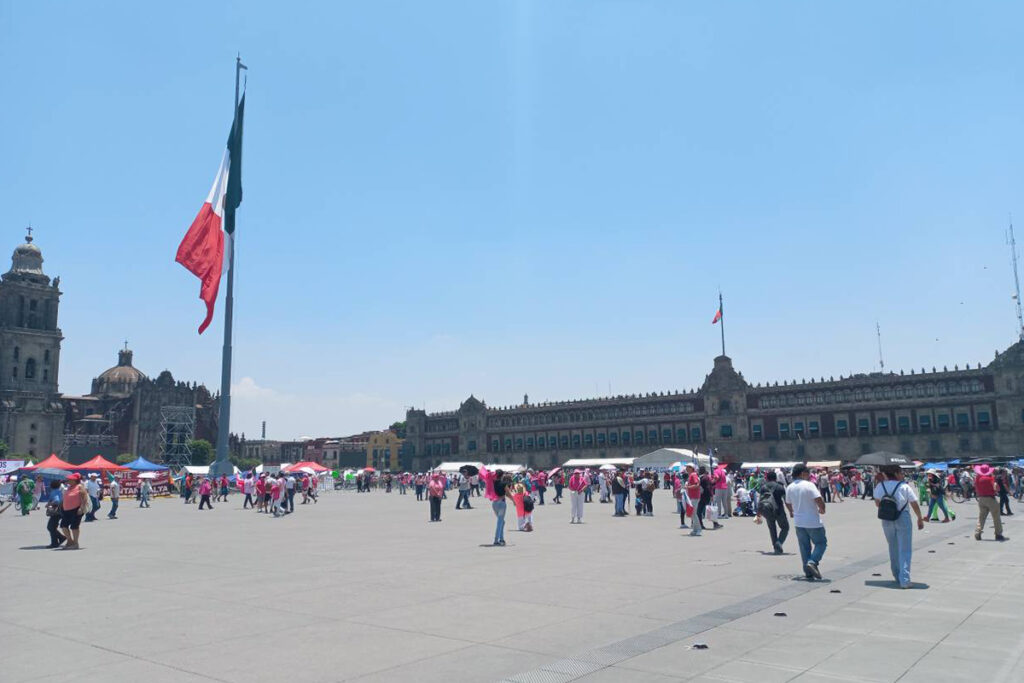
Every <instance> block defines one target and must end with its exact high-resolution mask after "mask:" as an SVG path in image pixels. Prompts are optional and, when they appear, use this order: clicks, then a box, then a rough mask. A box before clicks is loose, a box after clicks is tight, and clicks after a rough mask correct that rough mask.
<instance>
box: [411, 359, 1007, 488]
mask: <svg viewBox="0 0 1024 683" xmlns="http://www.w3.org/2000/svg"><path fill="white" fill-rule="evenodd" d="M666 446H671V447H683V448H690V449H697V450H699V451H701V452H707V450H708V449H709V448H713V449H714V450H715V453H716V456H717V457H720V458H722V459H723V460H725V461H766V460H773V461H788V460H855V459H856V458H857V457H858V456H860V455H861V454H863V453H869V452H872V451H878V450H888V451H895V452H899V453H903V454H906V455H909V456H911V457H913V458H915V459H918V460H942V459H954V458H960V459H969V458H980V457H992V456H1018V457H1019V455H1020V454H1021V453H1022V452H1024V342H1017V343H1015V344H1013V345H1012V346H1011V347H1010V348H1008V349H1007V350H1006V351H1004V352H1002V353H997V354H996V357H995V359H994V360H993V361H992V362H991V363H989V364H988V365H987V366H984V367H982V366H981V365H980V364H979V365H978V366H977V367H974V368H968V367H963V368H960V367H958V366H956V367H954V368H953V369H949V368H942V369H937V368H932V369H930V370H928V369H924V368H922V369H921V370H920V371H917V370H912V371H910V372H909V373H908V372H902V371H901V372H899V373H894V372H887V373H881V372H876V373H870V374H859V375H853V376H851V377H840V378H839V379H834V378H829V379H825V378H820V379H811V380H802V381H800V382H799V383H798V382H796V381H793V382H789V381H783V382H782V383H781V384H780V383H778V382H775V383H773V384H771V385H760V384H759V385H753V386H752V385H751V384H749V383H748V382H747V381H746V380H745V379H744V378H743V375H742V373H739V372H737V371H736V370H735V369H734V368H733V365H732V360H731V359H730V358H729V357H728V356H719V357H717V358H715V360H714V367H713V369H712V371H711V373H710V374H709V375H707V377H706V378H705V380H704V383H703V385H702V386H701V388H700V389H699V390H696V391H691V392H683V393H680V392H673V393H650V394H639V395H629V396H616V397H613V398H597V399H589V400H581V401H563V402H555V403H541V404H533V403H530V402H529V399H528V397H524V399H523V403H522V404H521V405H518V406H514V407H507V408H489V407H488V406H487V405H486V404H485V403H484V402H482V401H480V400H479V399H477V398H475V397H474V396H470V397H469V398H468V399H466V401H464V402H463V403H462V405H461V406H459V409H458V410H455V411H452V412H447V413H430V414H428V413H426V412H425V411H422V410H409V411H408V412H407V413H406V441H405V449H404V451H405V453H404V455H405V456H406V458H407V459H408V461H410V463H411V465H412V467H413V468H414V469H415V470H424V469H427V468H429V467H430V466H432V465H435V464H437V463H439V462H440V461H442V460H452V459H457V460H470V461H499V462H511V463H521V464H526V465H529V466H533V467H553V466H556V465H560V464H561V463H563V462H565V461H566V460H568V459H570V458H613V457H638V456H641V455H643V454H645V453H649V452H651V451H653V450H657V449H658V448H662V447H666Z"/></svg>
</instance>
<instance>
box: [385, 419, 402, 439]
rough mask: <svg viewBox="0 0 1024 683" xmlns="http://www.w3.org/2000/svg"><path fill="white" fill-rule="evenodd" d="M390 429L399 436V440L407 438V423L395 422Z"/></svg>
mask: <svg viewBox="0 0 1024 683" xmlns="http://www.w3.org/2000/svg"><path fill="white" fill-rule="evenodd" d="M388 429H390V430H391V431H393V432H394V433H395V434H396V435H398V438H399V439H404V438H405V422H393V423H391V426H390V427H388Z"/></svg>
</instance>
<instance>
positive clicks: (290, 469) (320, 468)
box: [287, 460, 330, 474]
mask: <svg viewBox="0 0 1024 683" xmlns="http://www.w3.org/2000/svg"><path fill="white" fill-rule="evenodd" d="M303 467H308V468H309V469H311V470H313V471H314V472H316V473H317V474H319V473H321V472H330V470H329V469H327V468H326V467H324V466H323V465H321V464H320V463H318V462H313V461H312V460H304V461H303V462H297V463H295V464H294V465H289V466H288V468H287V471H288V472H294V471H296V470H301V469H302V468H303Z"/></svg>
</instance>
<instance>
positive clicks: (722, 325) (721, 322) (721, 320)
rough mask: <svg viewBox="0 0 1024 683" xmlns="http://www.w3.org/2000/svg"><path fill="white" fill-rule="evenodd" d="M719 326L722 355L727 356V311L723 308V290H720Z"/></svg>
mask: <svg viewBox="0 0 1024 683" xmlns="http://www.w3.org/2000/svg"><path fill="white" fill-rule="evenodd" d="M718 313H719V316H720V317H719V319H718V326H719V327H720V328H722V330H721V331H722V355H723V356H724V355H725V310H724V309H723V308H722V290H718Z"/></svg>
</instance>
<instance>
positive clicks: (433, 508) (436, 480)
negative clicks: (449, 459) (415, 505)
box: [427, 474, 445, 522]
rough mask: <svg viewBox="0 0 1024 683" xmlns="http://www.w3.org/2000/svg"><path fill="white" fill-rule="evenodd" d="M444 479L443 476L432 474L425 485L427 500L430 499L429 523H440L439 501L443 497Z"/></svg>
mask: <svg viewBox="0 0 1024 683" xmlns="http://www.w3.org/2000/svg"><path fill="white" fill-rule="evenodd" d="M444 486H445V477H444V475H443V474H434V475H432V476H431V477H430V483H429V484H427V498H429V499H430V521H431V522H440V521H441V499H442V498H443V497H444Z"/></svg>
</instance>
